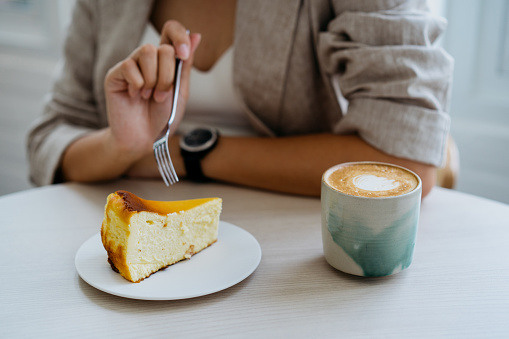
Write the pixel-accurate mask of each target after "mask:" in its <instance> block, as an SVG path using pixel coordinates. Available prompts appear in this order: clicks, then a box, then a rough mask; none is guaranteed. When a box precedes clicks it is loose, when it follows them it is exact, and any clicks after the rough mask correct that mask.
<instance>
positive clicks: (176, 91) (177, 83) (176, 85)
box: [168, 58, 182, 128]
mask: <svg viewBox="0 0 509 339" xmlns="http://www.w3.org/2000/svg"><path fill="white" fill-rule="evenodd" d="M181 75H182V60H180V59H179V58H177V59H176V60H175V78H174V79H173V84H174V87H173V103H172V105H171V114H170V119H169V120H168V128H169V127H170V126H171V124H172V123H173V120H174V119H175V115H176V112H177V101H178V96H179V91H180V77H181Z"/></svg>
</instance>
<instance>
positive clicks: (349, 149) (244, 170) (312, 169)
mask: <svg viewBox="0 0 509 339" xmlns="http://www.w3.org/2000/svg"><path fill="white" fill-rule="evenodd" d="M170 154H171V157H172V161H173V165H174V166H175V169H176V171H177V174H178V175H179V176H180V177H182V176H185V168H184V164H183V160H182V157H181V156H180V148H179V141H178V138H177V137H173V138H171V139H170ZM350 161H381V162H388V163H393V164H396V165H400V166H403V167H406V168H408V169H410V170H412V171H414V172H415V173H417V174H418V175H419V176H420V177H421V179H422V184H423V196H425V195H427V194H428V193H429V192H430V191H431V189H432V187H433V186H434V185H435V180H436V178H435V176H436V169H435V167H433V166H431V165H426V164H422V163H419V162H416V161H412V160H406V159H401V158H397V157H394V156H391V155H388V154H386V153H383V152H381V151H379V150H377V149H376V148H374V147H372V146H370V145H369V144H367V143H366V142H364V141H363V140H362V139H361V138H359V137H358V136H356V135H334V134H313V135H305V136H295V137H281V138H256V137H253V138H243V137H221V138H220V139H219V142H218V144H217V146H216V147H215V148H214V150H213V151H212V152H210V153H209V154H208V155H207V156H206V157H205V158H204V159H203V160H202V170H203V172H204V174H205V176H207V177H209V178H211V179H215V180H219V181H223V182H229V183H233V184H239V185H242V186H250V187H254V188H260V189H266V190H271V191H279V192H285V193H292V194H300V195H310V196H319V195H320V184H321V176H322V174H323V172H324V171H325V170H326V169H327V168H329V167H331V166H333V165H335V164H339V163H344V162H350ZM128 175H130V176H133V177H158V176H159V172H158V171H157V168H156V163H155V161H154V157H153V155H152V154H149V155H148V156H147V157H145V158H144V159H143V160H142V161H140V162H138V163H137V164H136V165H135V166H134V167H132V168H131V169H130V171H128Z"/></svg>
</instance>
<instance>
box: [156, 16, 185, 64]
mask: <svg viewBox="0 0 509 339" xmlns="http://www.w3.org/2000/svg"><path fill="white" fill-rule="evenodd" d="M162 44H169V45H172V46H173V47H174V48H175V51H176V55H177V58H180V59H182V60H187V59H188V58H189V56H190V54H191V40H190V38H189V35H188V34H187V30H186V28H185V27H184V26H183V25H182V24H181V23H180V22H178V21H175V20H168V21H166V23H165V24H164V26H163V29H162V30H161V45H162Z"/></svg>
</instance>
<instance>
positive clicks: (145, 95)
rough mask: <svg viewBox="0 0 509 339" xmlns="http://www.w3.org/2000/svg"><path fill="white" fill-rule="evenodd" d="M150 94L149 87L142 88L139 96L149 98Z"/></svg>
mask: <svg viewBox="0 0 509 339" xmlns="http://www.w3.org/2000/svg"><path fill="white" fill-rule="evenodd" d="M151 95H152V90H151V89H144V90H143V92H142V94H141V96H142V97H143V98H145V99H148V98H150V96H151Z"/></svg>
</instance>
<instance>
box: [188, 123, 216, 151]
mask: <svg viewBox="0 0 509 339" xmlns="http://www.w3.org/2000/svg"><path fill="white" fill-rule="evenodd" d="M216 139H217V133H215V131H214V130H211V129H207V128H198V129H195V130H193V131H191V132H189V133H187V134H186V135H185V136H184V137H183V138H182V140H181V141H182V142H181V145H180V146H181V147H182V148H183V149H185V150H186V151H189V152H199V151H202V150H205V149H207V148H209V147H210V146H212V145H213V144H214V142H215V141H216Z"/></svg>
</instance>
